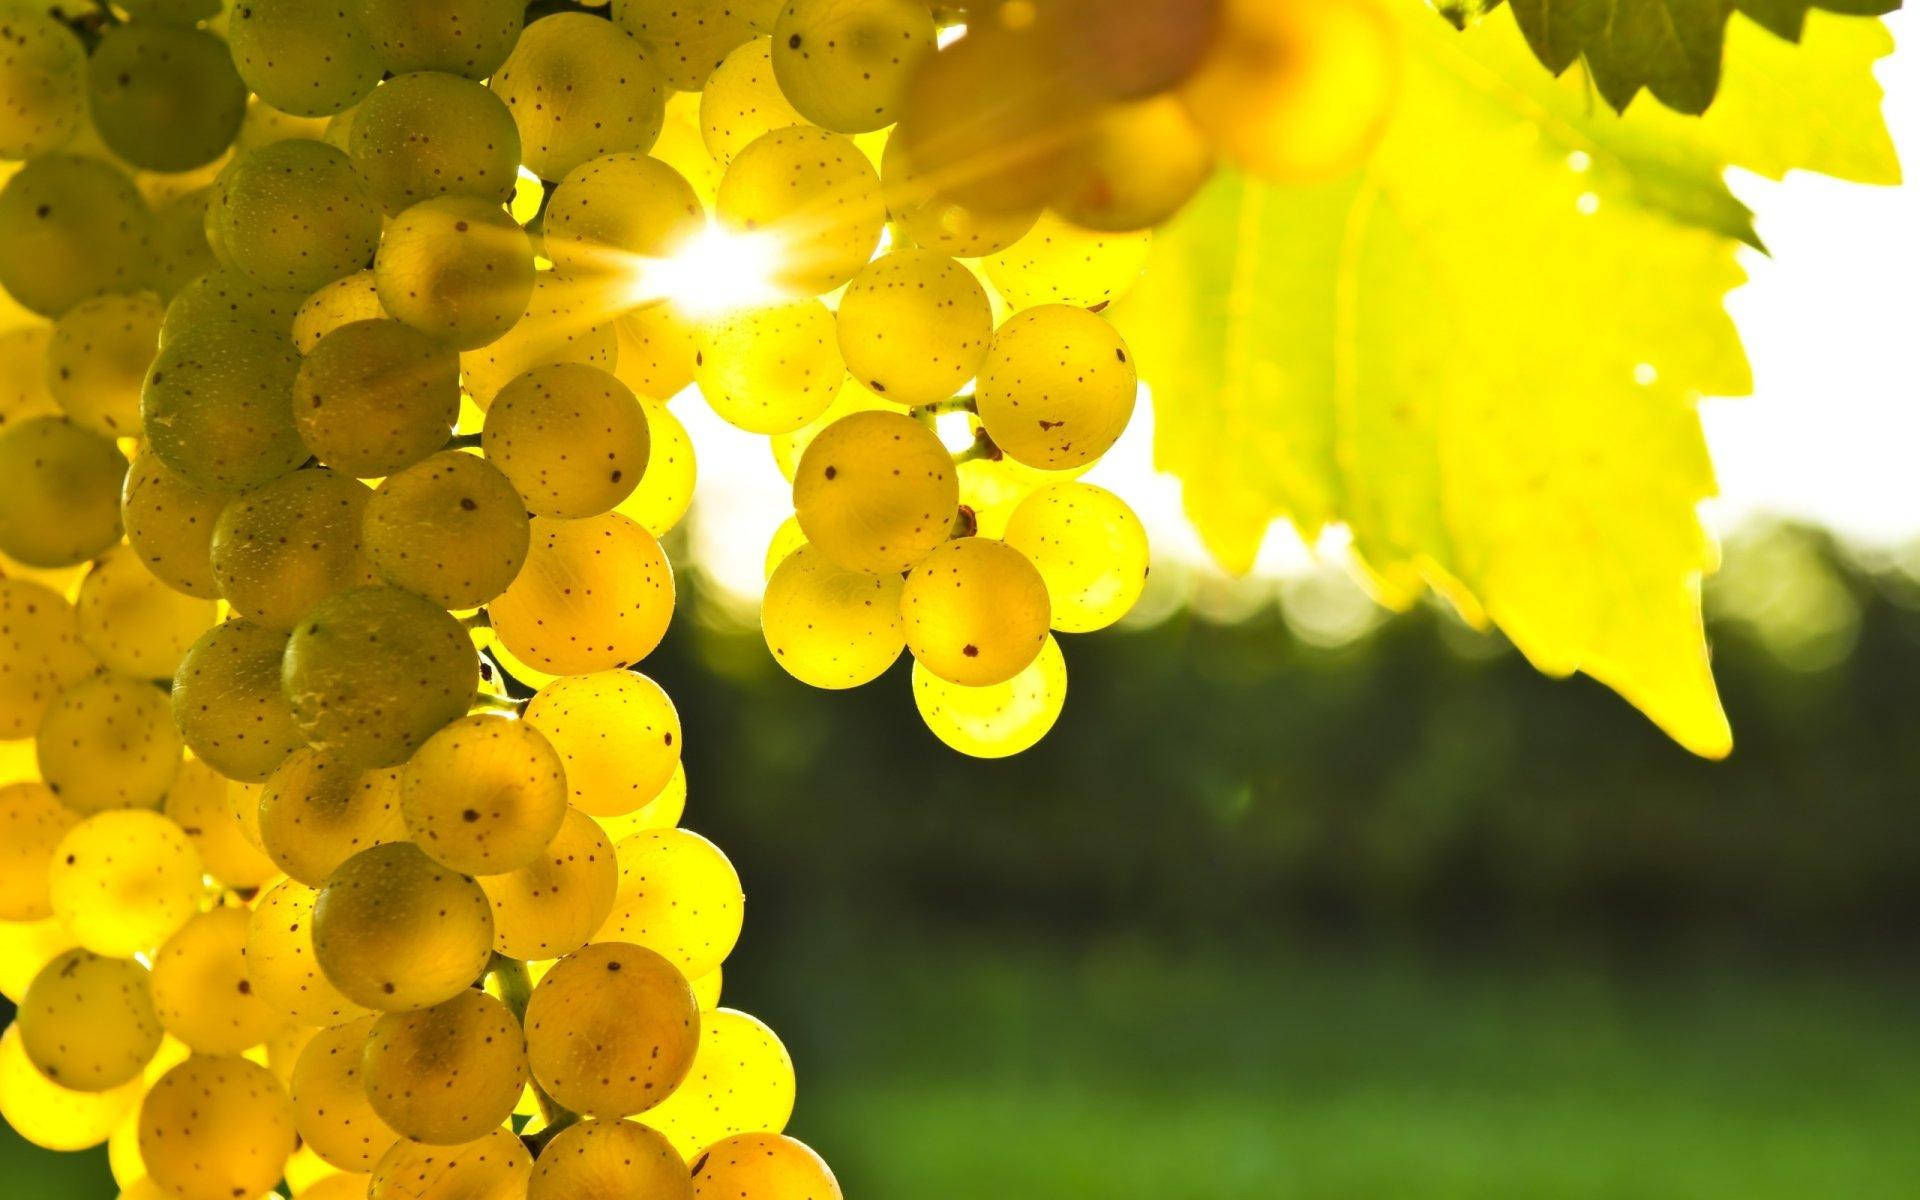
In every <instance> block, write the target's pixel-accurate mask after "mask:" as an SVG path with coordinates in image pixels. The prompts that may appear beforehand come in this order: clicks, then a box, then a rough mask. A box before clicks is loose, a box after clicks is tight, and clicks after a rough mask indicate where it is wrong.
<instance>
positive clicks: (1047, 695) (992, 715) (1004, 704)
mask: <svg viewBox="0 0 1920 1200" xmlns="http://www.w3.org/2000/svg"><path fill="white" fill-rule="evenodd" d="M1066 699H1067V664H1066V660H1065V659H1064V658H1063V657H1062V656H1061V654H1060V646H1059V644H1058V643H1057V642H1055V641H1054V639H1053V638H1052V636H1051V635H1049V636H1048V638H1047V640H1046V643H1045V644H1044V645H1043V646H1041V647H1040V653H1039V655H1038V656H1036V657H1035V658H1034V660H1033V661H1032V662H1031V663H1029V664H1027V666H1026V668H1025V669H1023V670H1022V671H1021V672H1020V673H1019V674H1018V675H1015V676H1014V677H1013V678H1012V679H1009V680H1006V681H1005V682H1003V683H995V684H990V685H988V686H986V687H965V686H963V685H961V684H957V683H950V682H948V681H947V680H945V679H942V678H940V676H938V675H936V674H934V673H933V672H932V671H930V670H928V669H927V668H926V665H925V664H924V663H918V662H916V663H914V665H913V702H914V704H915V705H916V706H917V707H918V708H919V710H920V717H921V719H922V720H924V721H925V722H926V723H927V728H928V729H930V730H932V731H933V735H934V736H935V737H937V738H939V739H940V740H941V741H943V742H945V743H946V744H947V745H948V746H950V747H952V748H953V749H955V750H958V751H959V752H960V753H962V754H970V755H972V756H973V757H975V758H1005V757H1006V756H1008V755H1010V754H1018V753H1020V752H1021V751H1022V750H1025V749H1027V748H1028V747H1029V746H1032V745H1033V744H1034V743H1035V742H1038V741H1039V740H1040V739H1041V738H1043V737H1045V736H1046V733H1047V731H1048V730H1049V729H1052V728H1053V723H1054V722H1055V721H1057V720H1058V719H1059V718H1060V710H1061V708H1062V706H1064V705H1065V703H1066Z"/></svg>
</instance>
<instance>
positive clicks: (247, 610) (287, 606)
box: [212, 467, 374, 630]
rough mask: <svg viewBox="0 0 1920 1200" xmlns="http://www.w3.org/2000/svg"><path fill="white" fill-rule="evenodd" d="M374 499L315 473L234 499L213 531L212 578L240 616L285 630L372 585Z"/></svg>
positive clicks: (348, 481) (344, 481)
mask: <svg viewBox="0 0 1920 1200" xmlns="http://www.w3.org/2000/svg"><path fill="white" fill-rule="evenodd" d="M372 496H373V492H372V490H371V489H369V488H368V487H367V485H366V484H364V483H361V482H360V481H359V480H357V479H354V478H353V477H352V476H349V475H341V474H338V473H336V472H333V471H329V470H327V469H326V468H325V467H309V468H307V469H305V470H301V471H295V472H293V473H292V474H291V475H283V476H281V477H280V478H279V479H276V480H274V481H273V482H272V483H268V484H265V485H263V486H261V487H257V488H254V489H253V490H252V491H248V492H242V493H240V494H239V495H238V496H235V497H234V498H233V500H232V502H231V503H229V504H228V505H227V507H226V509H225V510H224V511H222V512H221V514H220V519H219V521H218V522H216V523H215V524H214V528H213V547H212V562H213V577H214V579H215V581H217V582H218V583H219V585H220V594H221V595H222V596H224V597H225V598H226V600H227V602H228V603H229V604H231V605H232V606H233V610H234V612H236V613H238V614H239V615H241V616H243V617H245V618H247V619H248V620H250V621H253V622H254V623H255V624H259V625H265V626H267V627H268V628H270V629H280V630H287V629H292V628H293V623H294V622H295V621H297V620H299V619H300V616H301V614H302V613H305V612H306V611H307V610H308V609H310V608H312V607H313V606H314V605H315V604H317V603H319V602H320V601H321V600H324V599H326V598H327V597H328V596H331V595H333V594H334V593H335V592H338V591H341V590H342V589H345V588H350V587H362V586H365V585H367V584H371V583H373V582H374V576H373V569H372V566H371V565H370V564H369V563H368V561H367V558H366V556H365V555H363V554H362V553H361V552H360V519H361V514H362V513H364V512H366V511H367V508H368V501H369V500H370V499H371V498H372Z"/></svg>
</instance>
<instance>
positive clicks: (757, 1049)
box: [647, 1008, 794, 1159]
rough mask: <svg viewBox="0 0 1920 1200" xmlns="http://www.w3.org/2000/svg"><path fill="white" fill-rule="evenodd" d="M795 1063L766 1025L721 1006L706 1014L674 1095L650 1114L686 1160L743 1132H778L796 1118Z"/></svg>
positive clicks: (701, 1020) (656, 1125)
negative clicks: (690, 1060) (697, 1045)
mask: <svg viewBox="0 0 1920 1200" xmlns="http://www.w3.org/2000/svg"><path fill="white" fill-rule="evenodd" d="M793 1100H794V1078H793V1059H792V1058H791V1057H790V1056H789V1055H788V1054H787V1048H786V1047H785V1046H783V1045H781V1044H780V1039H779V1038H778V1037H777V1036H775V1034H774V1032H773V1030H771V1029H769V1028H767V1026H766V1025H765V1024H763V1023H762V1022H760V1021H758V1020H756V1019H755V1018H753V1017H750V1016H748V1015H747V1014H746V1013H743V1012H736V1011H734V1010H733V1009H730V1008H722V1009H719V1010H717V1011H713V1012H702V1014H701V1016H700V1049H699V1051H698V1053H696V1054H695V1055H694V1056H693V1068H692V1069H691V1070H690V1071H688V1072H687V1078H686V1081H685V1082H684V1083H682V1084H681V1085H680V1086H679V1087H678V1088H677V1089H675V1091H674V1093H673V1095H671V1096H668V1097H667V1098H666V1099H665V1100H663V1101H661V1102H660V1103H659V1105H657V1106H656V1107H655V1108H653V1109H652V1110H651V1111H649V1112H648V1113H647V1124H649V1125H651V1126H652V1127H653V1128H655V1129H657V1130H659V1131H660V1132H661V1133H662V1134H665V1135H666V1138H667V1140H668V1141H669V1142H671V1143H672V1144H673V1148H674V1149H675V1150H676V1151H678V1152H679V1153H680V1154H681V1155H682V1156H684V1157H686V1158H689V1159H691V1158H693V1157H695V1156H697V1155H698V1154H699V1153H700V1152H701V1151H702V1150H705V1149H706V1148H707V1147H708V1146H711V1145H713V1144H714V1143H715V1142H718V1141H720V1140H721V1139H723V1138H728V1137H733V1136H734V1135H736V1134H741V1133H779V1132H780V1131H781V1130H783V1129H785V1128H786V1127H787V1119H788V1118H789V1117H791V1116H792V1115H793Z"/></svg>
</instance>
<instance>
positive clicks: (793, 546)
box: [761, 517, 807, 609]
mask: <svg viewBox="0 0 1920 1200" xmlns="http://www.w3.org/2000/svg"><path fill="white" fill-rule="evenodd" d="M806 544H807V535H806V534H804V533H802V532H800V518H799V517H788V518H787V519H786V520H784V521H782V522H780V528H778V529H776V530H774V531H773V537H772V538H771V539H769V540H768V542H767V557H766V561H765V562H764V563H762V564H761V566H762V572H763V577H764V578H766V579H769V580H770V579H772V578H773V573H774V572H775V571H777V570H779V569H780V564H781V563H783V562H785V561H787V558H788V557H789V556H790V555H792V554H793V552H794V551H796V550H798V549H799V548H800V547H802V546H804V545H806ZM764 607H765V606H764V605H762V608H763V609H764Z"/></svg>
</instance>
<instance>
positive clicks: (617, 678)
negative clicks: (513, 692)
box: [515, 671, 681, 957]
mask: <svg viewBox="0 0 1920 1200" xmlns="http://www.w3.org/2000/svg"><path fill="white" fill-rule="evenodd" d="M523 716H524V718H525V720H526V722H527V724H529V725H532V726H533V727H534V728H535V729H538V730H539V731H540V732H541V733H543V734H545V735H546V738H547V740H548V742H549V743H550V744H551V745H552V746H553V748H554V750H555V751H557V752H558V753H559V755H560V760H561V762H562V763H564V764H565V767H566V780H567V786H568V788H569V790H570V792H571V795H570V800H571V802H572V804H573V806H574V807H575V808H578V809H579V810H580V811H581V812H584V813H587V814H589V815H591V816H596V817H599V816H618V815H619V814H621V813H627V812H632V811H633V810H634V809H636V808H638V807H640V806H641V805H643V804H645V803H647V802H648V801H649V800H651V799H652V798H653V797H654V796H656V795H658V794H659V792H660V789H661V788H663V787H665V786H666V784H667V781H668V780H669V779H670V778H671V777H672V776H673V772H674V768H675V767H677V766H678V765H679V763H680V752H681V736H680V714H679V713H678V712H676V711H675V710H674V707H673V701H672V700H671V699H670V698H669V697H668V696H667V693H666V692H665V691H664V690H663V689H662V688H661V687H660V685H659V684H657V683H655V682H654V681H653V680H651V679H649V678H647V677H646V676H645V675H640V674H636V673H634V672H631V671H597V672H594V673H592V674H586V675H569V676H565V677H563V678H560V679H556V680H554V681H553V682H552V683H549V684H547V685H546V686H545V687H543V688H541V689H540V690H539V691H538V692H537V693H535V694H534V697H533V699H532V701H530V702H529V703H528V705H527V709H526V712H525V713H524V714H523ZM515 957H522V956H518V955H516V956H515ZM548 957H551V956H548Z"/></svg>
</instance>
